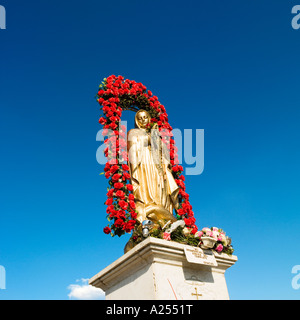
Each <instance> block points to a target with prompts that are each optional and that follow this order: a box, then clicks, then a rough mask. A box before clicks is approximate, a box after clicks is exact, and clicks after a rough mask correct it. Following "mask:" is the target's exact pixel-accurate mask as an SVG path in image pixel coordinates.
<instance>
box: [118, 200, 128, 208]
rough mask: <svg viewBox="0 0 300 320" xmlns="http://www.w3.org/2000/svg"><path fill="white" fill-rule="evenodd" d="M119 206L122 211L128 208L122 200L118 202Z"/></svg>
mask: <svg viewBox="0 0 300 320" xmlns="http://www.w3.org/2000/svg"><path fill="white" fill-rule="evenodd" d="M119 206H120V207H121V208H122V209H123V210H126V209H127V208H128V203H127V202H126V201H124V200H120V201H119Z"/></svg>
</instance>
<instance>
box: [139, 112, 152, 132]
mask: <svg viewBox="0 0 300 320" xmlns="http://www.w3.org/2000/svg"><path fill="white" fill-rule="evenodd" d="M137 121H138V123H139V125H140V127H141V128H146V126H147V124H148V123H149V122H150V118H149V116H148V114H147V113H146V112H140V113H139V114H138V116H137Z"/></svg>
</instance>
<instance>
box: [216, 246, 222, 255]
mask: <svg viewBox="0 0 300 320" xmlns="http://www.w3.org/2000/svg"><path fill="white" fill-rule="evenodd" d="M222 250H223V246H222V245H221V244H219V245H218V246H217V248H216V251H217V252H219V253H220V252H222Z"/></svg>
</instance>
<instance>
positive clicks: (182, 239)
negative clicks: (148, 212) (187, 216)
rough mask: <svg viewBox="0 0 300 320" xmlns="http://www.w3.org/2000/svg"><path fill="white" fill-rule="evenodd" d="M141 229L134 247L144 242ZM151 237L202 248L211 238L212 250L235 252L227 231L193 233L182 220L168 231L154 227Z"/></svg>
mask: <svg viewBox="0 0 300 320" xmlns="http://www.w3.org/2000/svg"><path fill="white" fill-rule="evenodd" d="M180 222H183V223H180ZM140 229H141V227H139V228H137V229H136V230H134V232H133V235H132V237H131V239H130V241H131V242H132V247H134V246H136V245H137V244H139V243H140V242H141V241H143V240H144V237H143V235H142V232H141V230H140ZM149 236H150V237H154V238H158V239H164V240H166V241H175V242H179V243H182V244H185V245H189V246H193V247H200V248H205V247H203V245H204V243H203V241H204V240H205V239H207V238H210V239H211V240H213V241H212V246H211V247H210V249H211V250H213V251H216V252H218V253H226V254H229V255H232V254H233V252H234V249H233V247H232V245H231V238H230V237H228V236H226V233H225V231H223V230H222V229H219V228H216V227H212V228H203V229H202V230H201V231H197V232H196V233H192V232H191V229H190V228H187V227H186V226H185V224H184V221H182V220H181V221H177V222H174V223H173V224H172V225H171V226H170V228H168V229H165V228H163V227H161V226H154V227H153V228H151V230H150V231H149Z"/></svg>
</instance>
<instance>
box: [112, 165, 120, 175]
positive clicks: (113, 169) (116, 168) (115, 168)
mask: <svg viewBox="0 0 300 320" xmlns="http://www.w3.org/2000/svg"><path fill="white" fill-rule="evenodd" d="M118 170H119V166H118V165H114V166H112V167H111V168H110V172H111V173H112V174H114V173H115V172H116V171H118Z"/></svg>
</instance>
